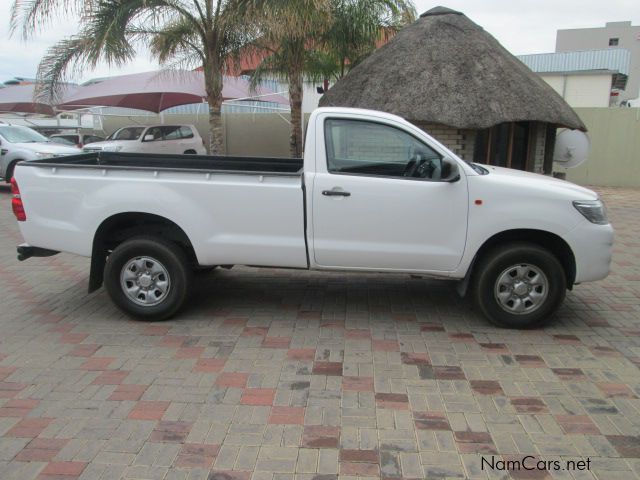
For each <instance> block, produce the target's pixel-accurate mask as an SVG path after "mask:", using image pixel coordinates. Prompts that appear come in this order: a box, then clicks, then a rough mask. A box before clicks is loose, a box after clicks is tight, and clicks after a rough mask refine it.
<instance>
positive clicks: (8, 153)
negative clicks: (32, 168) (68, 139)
mask: <svg viewBox="0 0 640 480" xmlns="http://www.w3.org/2000/svg"><path fill="white" fill-rule="evenodd" d="M81 153H82V150H80V149H79V148H76V147H73V146H67V145H60V144H57V143H53V142H51V141H50V140H49V139H48V138H47V137H45V136H44V135H41V134H39V133H38V132H36V131H35V130H33V129H31V128H29V127H23V126H21V125H9V124H6V123H2V124H0V176H1V177H3V178H4V179H5V181H6V182H7V183H9V182H10V181H11V177H12V176H13V169H14V167H15V165H16V163H18V162H21V161H27V162H28V161H32V160H41V159H44V158H51V157H61V156H66V155H79V154H81Z"/></svg>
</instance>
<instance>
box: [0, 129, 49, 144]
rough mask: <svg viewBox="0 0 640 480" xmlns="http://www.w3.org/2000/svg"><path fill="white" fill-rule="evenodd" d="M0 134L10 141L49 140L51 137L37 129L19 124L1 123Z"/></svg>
mask: <svg viewBox="0 0 640 480" xmlns="http://www.w3.org/2000/svg"><path fill="white" fill-rule="evenodd" d="M0 135H2V138H4V139H5V140H6V141H7V142H10V143H35V142H48V141H49V139H48V138H47V137H45V136H44V135H40V134H39V133H38V132H36V131H35V130H32V129H30V128H28V127H20V126H17V125H0Z"/></svg>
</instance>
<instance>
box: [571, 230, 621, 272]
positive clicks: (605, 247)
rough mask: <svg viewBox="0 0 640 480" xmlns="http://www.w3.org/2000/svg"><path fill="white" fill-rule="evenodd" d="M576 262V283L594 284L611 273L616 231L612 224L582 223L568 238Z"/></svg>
mask: <svg viewBox="0 0 640 480" xmlns="http://www.w3.org/2000/svg"><path fill="white" fill-rule="evenodd" d="M566 240H567V242H568V243H569V245H570V247H571V249H572V250H573V254H574V257H575V260H576V280H575V283H582V282H593V281H596V280H602V279H603V278H605V277H607V275H609V273H610V271H611V259H612V257H613V240H614V230H613V227H612V226H611V224H609V225H595V224H593V223H590V222H588V221H587V220H585V221H581V222H579V223H578V225H577V226H576V227H575V228H574V229H573V230H571V232H569V234H568V235H567V237H566Z"/></svg>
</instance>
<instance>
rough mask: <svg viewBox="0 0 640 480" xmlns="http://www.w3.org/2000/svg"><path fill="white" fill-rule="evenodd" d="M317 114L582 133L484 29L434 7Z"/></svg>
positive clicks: (555, 98)
mask: <svg viewBox="0 0 640 480" xmlns="http://www.w3.org/2000/svg"><path fill="white" fill-rule="evenodd" d="M320 105H321V106H343V107H358V108H370V109H374V110H381V111H385V112H389V113H394V114H396V115H400V116H402V117H404V118H406V119H407V120H410V121H413V122H433V123H439V124H443V125H449V126H452V127H456V128H464V129H481V128H488V127H491V126H493V125H497V124H500V123H504V122H515V121H540V122H548V123H552V124H556V125H558V126H563V127H569V128H573V129H580V130H586V127H585V125H584V123H582V121H581V120H580V118H579V117H578V116H577V115H576V113H575V112H574V111H573V110H572V109H571V107H570V106H569V105H568V104H567V103H566V102H565V101H564V100H563V99H562V97H561V96H560V95H558V94H557V93H556V92H555V91H554V90H553V89H552V88H551V87H550V86H548V85H547V84H546V83H545V82H544V80H542V79H541V78H540V77H539V76H538V75H537V74H535V73H533V72H532V71H531V70H529V68H528V67H526V66H525V65H524V64H523V63H522V62H521V61H520V60H518V59H517V58H516V57H515V56H513V55H511V54H510V53H509V52H508V51H507V50H506V49H505V48H504V47H503V46H502V45H500V43H499V42H498V41H497V40H496V39H495V38H493V37H492V36H491V35H490V34H488V33H487V32H485V31H484V30H483V29H482V27H480V26H478V25H476V24H475V23H473V22H472V21H471V20H469V19H468V18H467V17H466V16H465V15H463V14H462V13H460V12H456V11H454V10H450V9H448V8H445V7H436V8H434V9H431V10H429V11H428V12H427V13H425V14H423V15H422V16H421V17H420V19H418V20H417V21H416V22H415V23H413V24H411V25H409V26H407V27H405V28H404V29H403V30H401V31H400V32H399V33H398V34H397V35H396V36H395V37H394V38H393V39H392V40H391V41H390V42H389V43H388V44H386V45H385V46H383V47H381V48H380V49H378V50H376V51H375V52H374V53H373V54H372V55H371V56H370V57H369V58H367V59H366V60H365V61H363V62H362V63H361V64H360V65H358V66H356V67H355V68H354V69H353V70H351V72H349V74H348V75H347V76H346V77H344V78H343V79H342V80H340V81H339V82H338V83H336V85H335V86H333V87H332V88H331V89H330V90H329V91H328V92H327V93H326V94H325V95H324V96H323V97H322V99H321V100H320Z"/></svg>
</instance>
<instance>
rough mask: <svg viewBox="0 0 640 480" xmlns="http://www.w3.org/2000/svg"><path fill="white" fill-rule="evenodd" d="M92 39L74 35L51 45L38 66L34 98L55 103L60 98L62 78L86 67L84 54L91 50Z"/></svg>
mask: <svg viewBox="0 0 640 480" xmlns="http://www.w3.org/2000/svg"><path fill="white" fill-rule="evenodd" d="M91 43H92V39H91V38H90V37H84V36H74V37H70V38H66V39H64V40H61V41H60V42H58V43H56V44H55V45H53V46H52V47H51V48H49V50H47V53H46V54H45V56H44V57H43V58H42V60H41V61H40V65H39V66H38V75H37V87H36V92H35V98H36V99H37V100H40V101H42V102H44V103H48V104H55V103H58V101H59V100H60V93H61V87H62V84H63V82H64V79H65V78H67V77H69V76H72V75H73V74H75V73H78V72H80V71H81V70H82V69H84V67H86V65H87V64H86V60H85V58H86V54H87V52H88V51H90V50H91V47H92V45H91Z"/></svg>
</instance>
